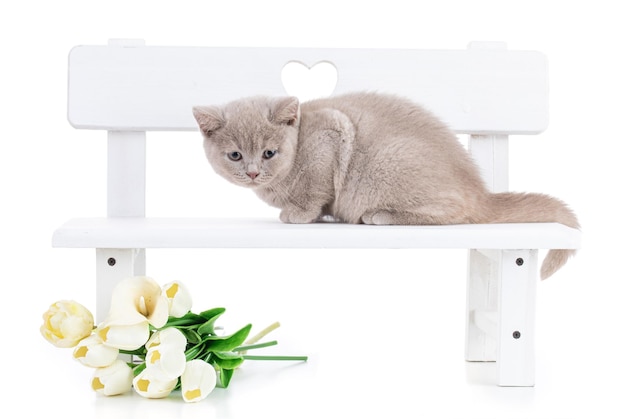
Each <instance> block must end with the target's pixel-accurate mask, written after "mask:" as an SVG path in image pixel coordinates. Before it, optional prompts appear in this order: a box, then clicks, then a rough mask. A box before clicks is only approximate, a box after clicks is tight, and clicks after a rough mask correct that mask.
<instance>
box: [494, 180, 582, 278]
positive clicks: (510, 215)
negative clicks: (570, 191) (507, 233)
mask: <svg viewBox="0 0 626 419" xmlns="http://www.w3.org/2000/svg"><path fill="white" fill-rule="evenodd" d="M490 198H491V199H490V200H491V205H490V207H491V210H492V211H493V212H492V214H493V218H492V219H491V222H494V223H541V222H547V223H550V222H556V223H560V224H564V225H566V226H568V227H572V228H576V229H579V228H580V224H579V223H578V219H577V218H576V215H575V214H574V212H573V211H572V210H571V209H570V208H569V207H568V206H567V205H566V204H565V203H564V202H563V201H561V200H559V199H557V198H554V197H551V196H549V195H543V194H536V193H511V192H504V193H496V194H492V195H491V196H490ZM575 253H576V250H573V249H551V250H550V251H549V252H548V254H547V255H546V258H545V259H544V261H543V264H542V265H541V279H546V278H548V277H549V276H550V275H552V274H553V273H555V272H556V271H557V270H559V269H560V268H561V267H562V266H563V265H565V263H566V262H567V260H568V259H569V258H570V257H571V256H574V254H575Z"/></svg>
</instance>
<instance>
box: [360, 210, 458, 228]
mask: <svg viewBox="0 0 626 419" xmlns="http://www.w3.org/2000/svg"><path fill="white" fill-rule="evenodd" d="M361 221H362V222H363V223H364V224H372V225H441V224H460V223H462V221H460V220H452V219H451V217H449V216H443V217H442V216H441V215H435V214H432V213H430V214H429V213H417V212H410V211H395V210H387V209H374V210H369V211H365V213H364V214H363V215H362V216H361Z"/></svg>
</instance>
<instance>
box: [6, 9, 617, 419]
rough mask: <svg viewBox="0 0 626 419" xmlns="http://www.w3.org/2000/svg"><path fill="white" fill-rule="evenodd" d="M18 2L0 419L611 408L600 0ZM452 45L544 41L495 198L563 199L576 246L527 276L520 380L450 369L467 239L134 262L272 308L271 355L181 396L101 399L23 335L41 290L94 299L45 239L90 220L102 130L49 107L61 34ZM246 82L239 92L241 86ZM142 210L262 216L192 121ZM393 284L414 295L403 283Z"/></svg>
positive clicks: (235, 310) (610, 57) (455, 360)
mask: <svg viewBox="0 0 626 419" xmlns="http://www.w3.org/2000/svg"><path fill="white" fill-rule="evenodd" d="M407 4H409V2H401V1H395V0H386V1H384V2H368V1H345V2H341V1H339V0H332V1H326V0H316V1H308V2H297V1H293V0H292V1H269V0H268V1H222V2H212V1H207V0H205V1H186V0H181V1H177V2H171V1H168V2H164V1H154V0H153V1H128V0H126V1H117V0H109V1H106V2H92V1H62V0H59V1H44V0H39V1H22V2H3V3H2V5H1V6H0V31H1V36H0V43H1V45H0V46H1V48H0V54H1V56H2V64H0V74H1V77H0V106H1V108H0V118H1V119H0V127H1V129H2V146H1V150H2V151H0V170H1V175H0V181H1V182H2V183H1V185H2V189H1V190H2V202H3V203H2V206H1V210H0V211H2V214H1V217H0V221H1V222H2V225H1V228H0V243H1V253H0V261H1V262H2V270H1V280H2V290H3V292H2V296H3V299H2V303H1V304H0V309H1V310H2V316H1V317H0V318H1V319H2V324H1V325H0V330H2V338H1V341H0V345H1V346H2V348H3V352H2V353H3V355H2V370H1V371H2V378H3V379H2V384H0V386H1V392H0V402H1V403H0V405H2V408H3V409H4V410H5V411H10V410H12V409H14V408H15V409H19V411H20V412H24V415H26V414H27V413H31V411H32V412H36V411H38V410H39V409H42V410H43V411H44V412H46V415H54V416H55V417H56V415H59V416H61V415H63V416H64V417H67V418H74V417H80V418H91V417H103V418H105V417H106V418H108V417H112V416H113V415H115V416H116V417H119V418H126V417H158V415H159V414H161V413H162V414H165V415H167V416H169V417H176V416H179V417H194V418H195V417H202V418H211V417H220V418H221V417H226V418H228V417H233V418H234V417H237V418H242V417H243V418H250V417H253V416H254V417H289V418H298V417H320V416H321V417H362V416H364V415H366V414H372V417H429V418H438V417H443V418H448V417H463V418H465V417H467V418H522V417H524V418H595V417H602V418H609V417H626V407H625V406H624V403H623V397H624V394H625V390H626V377H625V374H626V361H625V358H626V351H625V349H626V344H625V343H624V342H625V340H624V338H623V335H624V330H625V329H624V320H625V319H626V316H625V315H626V308H625V307H626V304H625V303H624V301H625V299H626V298H625V297H626V295H625V291H626V285H624V281H625V280H626V277H625V275H624V268H623V264H624V261H625V258H624V251H625V250H626V249H625V246H624V245H623V242H624V240H623V237H624V234H625V233H626V231H625V230H626V229H625V227H624V221H623V219H624V218H623V217H624V212H625V211H624V210H625V204H624V202H625V201H624V200H623V198H624V187H623V180H624V179H626V173H625V172H626V170H625V164H624V158H623V150H624V146H623V143H624V133H623V130H622V129H621V127H622V124H623V120H624V117H625V115H626V106H624V103H625V100H626V99H625V98H626V82H625V81H624V80H625V77H624V75H625V74H626V64H625V62H624V58H625V57H624V56H625V54H624V50H625V48H624V39H626V30H625V29H624V27H625V26H624V19H623V17H624V14H623V12H622V11H621V9H620V8H618V7H617V6H618V5H619V2H617V1H613V2H611V1H604V0H596V1H593V2H580V1H569V2H561V1H558V2H557V1H547V0H540V1H535V0H526V1H513V2H509V1H448V0H438V1H432V2H412V4H413V6H411V7H410V8H409V7H408V6H407ZM109 38H143V39H145V40H146V42H147V44H150V45H197V46H288V47H374V48H378V47H390V48H446V49H448V48H449V49H462V48H465V47H466V45H467V43H468V42H470V41H474V40H477V41H504V42H507V44H508V47H509V48H510V49H531V50H540V51H542V52H544V53H545V54H546V55H547V56H548V59H549V65H550V100H551V104H550V126H549V128H548V130H547V131H546V132H545V133H543V134H541V135H539V136H536V137H513V138H512V140H511V146H510V148H511V178H510V184H511V189H512V190H516V191H535V192H544V193H548V194H552V195H555V196H558V197H559V198H561V199H563V200H565V201H566V202H568V203H569V204H570V205H571V206H572V208H574V209H575V211H576V212H577V213H578V215H579V217H580V221H581V224H582V226H583V232H584V236H583V237H584V242H583V250H582V251H581V252H580V253H579V255H578V256H577V257H576V258H575V259H573V260H571V261H570V263H569V264H568V265H567V266H566V267H565V268H564V269H563V270H561V271H559V272H558V273H557V274H556V275H555V276H554V277H553V278H551V279H549V280H548V281H546V282H543V283H541V284H539V287H538V311H537V339H536V341H537V385H536V387H535V388H521V389H520V388H498V387H496V386H494V384H493V380H494V375H493V374H494V368H493V365H483V364H466V363H465V362H464V361H463V345H464V336H463V333H464V304H465V277H464V273H465V252H462V251H461V252H459V251H436V252H431V251H419V252H405V251H397V252H387V251H368V252H364V253H355V252H350V251H224V252H206V251H191V252H186V251H172V252H166V251H158V252H152V253H149V255H148V274H149V275H151V276H153V277H154V278H155V279H156V280H157V281H159V282H161V283H165V282H168V281H170V280H173V279H180V280H182V281H184V282H185V283H187V284H188V286H189V287H190V288H191V289H192V292H194V298H195V303H194V309H196V310H197V311H200V310H203V309H206V308H210V307H214V306H225V307H227V313H226V314H225V315H224V321H225V323H226V325H227V326H228V325H232V326H233V327H237V326H241V325H243V324H245V323H246V322H252V323H253V324H254V325H255V326H258V327H259V328H260V327H263V326H265V325H266V324H268V323H270V322H272V321H274V320H280V321H281V323H282V327H281V328H280V329H279V330H278V331H277V332H276V335H275V337H276V338H277V339H278V340H279V342H280V344H279V346H278V347H277V348H276V349H275V350H274V351H275V352H277V353H285V354H302V353H306V354H308V355H310V356H311V359H310V361H309V363H307V364H299V365H285V364H267V363H265V364H260V363H258V362H257V363H249V364H246V365H245V366H244V368H243V369H241V370H240V371H238V375H236V376H235V378H234V379H233V383H232V384H231V387H230V388H229V389H227V390H216V391H215V393H214V394H212V395H211V396H210V397H209V398H208V399H206V400H205V401H203V402H202V403H200V404H196V405H184V404H183V403H182V401H179V400H177V399H176V398H172V399H168V400H161V401H151V400H143V399H139V398H138V397H136V396H127V397H118V398H101V397H97V396H96V395H95V394H94V393H92V392H91V390H89V388H88V382H89V379H90V375H91V371H88V370H87V369H86V368H85V367H82V366H81V365H79V364H78V363H76V362H74V361H72V359H71V352H70V351H68V350H61V349H56V348H54V347H52V346H51V345H49V344H48V343H47V342H45V341H44V340H43V339H42V338H41V337H40V335H39V332H38V328H39V325H40V323H41V313H43V311H45V310H46V309H47V307H48V305H49V304H51V303H52V302H54V301H56V300H60V299H75V300H78V301H80V302H81V303H83V304H84V305H86V306H87V307H90V308H93V307H94V304H95V298H94V272H93V262H94V259H95V256H94V252H93V251H92V250H75V249H53V248H51V245H50V239H51V234H52V232H53V231H54V229H55V228H56V227H58V226H59V225H60V224H61V223H63V222H65V221H66V220H67V219H69V218H71V217H75V216H101V215H104V214H105V211H106V203H105V188H106V184H105V164H106V161H105V155H106V148H105V145H106V142H105V138H106V134H105V133H102V132H89V131H77V130H74V129H73V128H71V127H70V125H69V124H68V122H67V120H66V78H67V55H68V52H69V50H70V49H71V48H72V47H73V46H75V45H79V44H105V43H106V42H107V40H108V39H109ZM250 93H251V94H254V93H255V92H250ZM148 171H149V174H148V182H149V184H148V201H147V205H148V208H147V213H148V215H155V216H156V215H159V216H170V215H171V216H187V215H189V216H223V215H227V216H229V215H237V216H239V215H241V216H266V215H267V216H276V215H277V212H276V211H275V210H273V209H270V208H268V207H266V206H265V204H263V203H261V202H259V201H258V200H257V199H256V197H255V196H254V195H253V194H252V193H251V192H250V191H246V190H243V189H241V190H240V189H237V188H235V187H234V186H231V185H229V184H226V183H225V182H224V181H222V180H221V179H218V178H217V177H216V175H215V174H213V172H212V171H211V170H210V168H209V167H208V164H206V163H205V161H204V157H203V155H202V150H201V143H200V138H199V136H198V135H196V134H195V133H186V134H182V135H180V134H175V135H171V134H169V135H165V134H156V135H153V136H151V137H149V139H148ZM409 285H411V287H412V288H409Z"/></svg>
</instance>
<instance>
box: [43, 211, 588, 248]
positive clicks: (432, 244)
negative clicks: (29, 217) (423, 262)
mask: <svg viewBox="0 0 626 419" xmlns="http://www.w3.org/2000/svg"><path fill="white" fill-rule="evenodd" d="M580 240H581V235H580V232H579V231H578V230H575V229H572V228H569V227H566V226H564V225H561V224H557V223H529V224H467V225H454V226H367V225H353V224H338V223H316V224H284V223H281V222H280V221H278V220H274V219H217V218H133V217H119V218H78V219H73V220H70V221H69V222H67V223H66V224H65V225H63V226H61V227H60V228H59V229H58V230H57V231H56V232H55V233H54V235H53V239H52V245H53V247H68V248H334V249H337V248H349V249H359V248H372V249H385V248H400V249H401V248H406V249H413V248H430V249H435V248H439V249H559V248H560V249H577V248H579V247H580Z"/></svg>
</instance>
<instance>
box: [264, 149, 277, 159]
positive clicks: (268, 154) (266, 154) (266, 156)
mask: <svg viewBox="0 0 626 419" xmlns="http://www.w3.org/2000/svg"><path fill="white" fill-rule="evenodd" d="M275 155H276V150H265V151H264V152H263V158H264V159H266V160H267V159H271V158H272V157H274V156H275Z"/></svg>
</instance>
